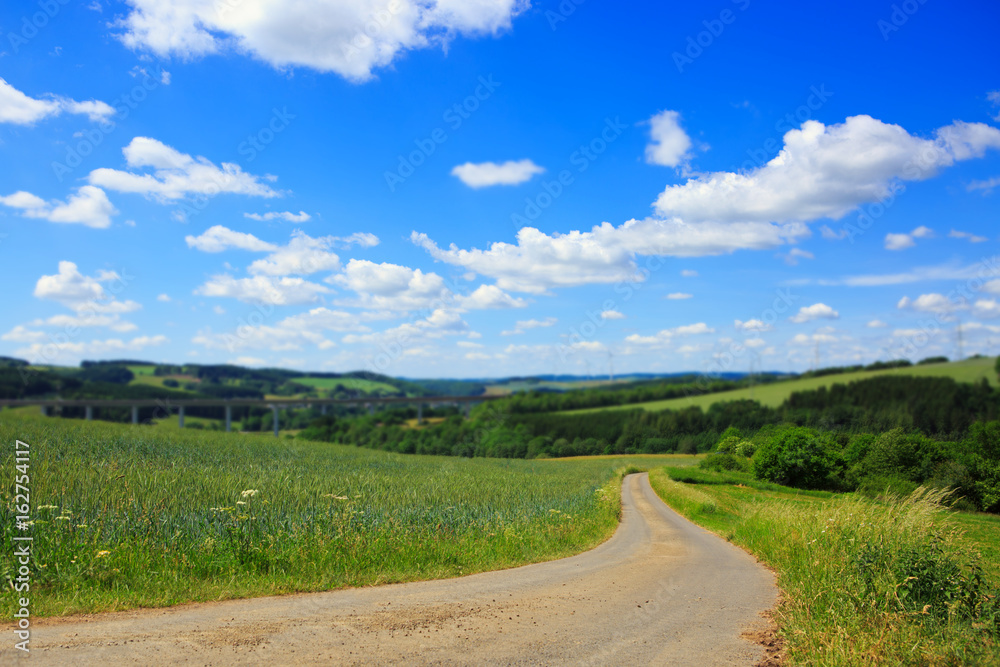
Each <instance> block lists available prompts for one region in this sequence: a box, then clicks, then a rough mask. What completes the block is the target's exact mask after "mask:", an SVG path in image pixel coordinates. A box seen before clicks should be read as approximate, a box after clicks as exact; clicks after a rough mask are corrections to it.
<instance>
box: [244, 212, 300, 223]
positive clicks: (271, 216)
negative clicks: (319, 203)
mask: <svg viewBox="0 0 1000 667" xmlns="http://www.w3.org/2000/svg"><path fill="white" fill-rule="evenodd" d="M243 217H244V218H250V219H251V220H257V221H259V222H266V221H269V220H284V221H285V222H309V220H311V219H312V216H311V215H309V214H308V213H306V212H305V211H299V212H298V213H292V212H291V211H281V212H280V213H279V212H276V211H270V212H268V213H244V214H243Z"/></svg>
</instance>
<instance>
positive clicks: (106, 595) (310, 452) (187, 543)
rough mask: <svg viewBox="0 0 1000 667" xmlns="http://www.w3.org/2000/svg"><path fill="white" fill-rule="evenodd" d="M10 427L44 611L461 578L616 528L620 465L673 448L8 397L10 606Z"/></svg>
mask: <svg viewBox="0 0 1000 667" xmlns="http://www.w3.org/2000/svg"><path fill="white" fill-rule="evenodd" d="M15 439H21V440H23V441H26V442H28V443H29V444H30V445H31V449H30V457H31V462H30V476H31V481H30V489H31V503H32V507H33V511H32V519H33V520H34V525H33V526H32V528H31V530H32V535H33V537H34V542H33V548H34V558H35V560H34V561H33V563H32V588H31V594H32V595H31V600H32V610H33V612H34V613H37V614H39V615H42V616H58V615H65V614H70V613H80V612H98V611H110V610H121V609H128V608H135V607H140V606H143V607H157V606H167V605H173V604H179V603H183V602H190V601H204V600H219V599H230V598H239V597H252V596H260V595H274V594H281V593H291V592H298V591H319V590H330V589H336V588H339V587H344V586H364V585H372V584H382V583H389V582H398V581H408V580H417V579H432V578H440V577H450V576H458V575H463V574H470V573H473V572H479V571H484V570H491V569H499V568H506V567H513V566H517V565H522V564H525V563H530V562H537V561H543V560H548V559H552V558H558V557H562V556H567V555H570V554H573V553H578V552H580V551H583V550H586V549H589V548H591V547H593V546H595V545H597V544H598V543H600V542H602V541H603V540H605V539H607V538H608V537H609V536H610V535H611V534H612V533H613V532H614V530H615V527H616V526H617V523H618V518H619V513H620V477H619V473H618V472H616V471H620V470H622V469H624V468H625V466H630V467H632V468H634V469H641V468H642V467H643V466H652V465H661V464H662V462H663V460H662V459H661V458H657V457H642V456H638V457H612V458H602V459H594V460H582V461H573V462H565V461H523V460H497V459H472V460H470V459H458V458H450V457H429V456H428V457H424V456H405V455H398V454H389V453H384V452H378V451H372V450H368V449H363V448H356V447H349V446H342V445H336V444H327V443H313V442H306V441H301V440H285V439H280V440H277V439H275V438H273V437H271V436H268V435H260V436H258V435H241V434H235V433H234V434H225V433H217V432H205V431H200V432H199V431H180V430H174V431H166V430H163V429H162V428H151V427H148V426H131V425H118V424H107V423H101V422H83V421H78V420H73V421H72V422H70V421H68V420H66V421H64V420H57V419H46V418H43V417H40V416H37V415H32V414H23V415H19V414H18V413H16V412H14V411H7V410H5V411H2V412H0V442H4V443H7V446H6V447H5V450H4V451H3V453H2V454H0V463H2V466H0V475H2V476H3V483H2V484H0V526H2V528H0V531H2V539H0V543H2V554H0V581H3V582H4V589H5V590H4V593H3V594H2V600H0V606H3V607H4V608H5V609H6V610H7V611H10V610H12V609H13V605H14V598H15V594H14V593H13V591H12V589H11V587H10V586H9V579H10V577H11V575H12V574H13V572H14V561H13V558H12V553H13V548H12V537H13V535H12V533H13V531H14V511H13V491H14V488H13V485H12V482H13V474H14V469H13V463H14V462H13V443H14V441H15ZM250 491H255V492H256V493H250Z"/></svg>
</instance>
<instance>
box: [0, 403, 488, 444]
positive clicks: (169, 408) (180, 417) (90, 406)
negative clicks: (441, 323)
mask: <svg viewBox="0 0 1000 667" xmlns="http://www.w3.org/2000/svg"><path fill="white" fill-rule="evenodd" d="M498 398H504V397H503V396H388V397H382V398H230V399H224V398H191V399H164V398H156V399H149V398H147V399H131V398H123V399H91V398H74V399H61V398H40V399H36V398H25V399H20V398H15V399H0V408H3V407H11V408H18V407H26V406H37V407H39V408H41V410H42V414H44V415H48V414H50V410H52V409H55V410H56V411H60V410H61V409H62V408H83V409H84V415H85V418H86V419H87V420H92V419H93V418H94V408H131V409H132V423H133V424H138V423H139V408H148V407H154V408H157V409H159V410H160V411H162V412H163V414H164V416H169V415H171V414H173V413H174V412H175V411H176V412H177V423H178V425H179V426H180V427H181V428H184V410H185V408H194V407H198V408H202V407H204V408H219V407H221V408H225V411H226V431H231V430H232V422H233V408H234V407H251V408H270V409H271V410H272V411H273V413H274V435H275V436H277V435H278V421H279V420H278V416H279V411H280V410H281V409H282V408H303V407H314V406H315V407H318V408H320V410H321V411H322V412H323V414H326V409H327V408H328V407H329V406H331V405H334V406H336V405H341V406H355V407H356V406H364V407H366V408H368V411H369V413H374V412H375V408H376V406H379V405H416V406H417V423H423V411H424V406H425V405H462V406H464V407H465V415H466V416H468V415H469V410H470V408H471V407H472V405H473V404H475V403H482V402H483V401H490V400H495V399H498Z"/></svg>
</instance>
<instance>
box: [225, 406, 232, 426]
mask: <svg viewBox="0 0 1000 667" xmlns="http://www.w3.org/2000/svg"><path fill="white" fill-rule="evenodd" d="M232 430H233V406H231V405H227V406H226V433H229V432H230V431H232Z"/></svg>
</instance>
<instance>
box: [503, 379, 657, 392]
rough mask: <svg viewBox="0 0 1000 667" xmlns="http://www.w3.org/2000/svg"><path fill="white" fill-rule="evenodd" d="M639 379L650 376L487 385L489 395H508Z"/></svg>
mask: <svg viewBox="0 0 1000 667" xmlns="http://www.w3.org/2000/svg"><path fill="white" fill-rule="evenodd" d="M638 380H648V378H637V377H632V376H622V377H619V378H615V379H614V380H606V379H605V380H600V379H593V380H574V381H572V382H554V381H548V380H543V381H531V380H512V381H509V382H501V383H497V384H489V385H486V395H487V396H507V395H508V394H513V393H515V392H519V391H534V390H539V389H541V390H549V391H573V390H574V389H593V388H595V387H615V386H618V385H624V384H631V383H633V382H636V381H638Z"/></svg>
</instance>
